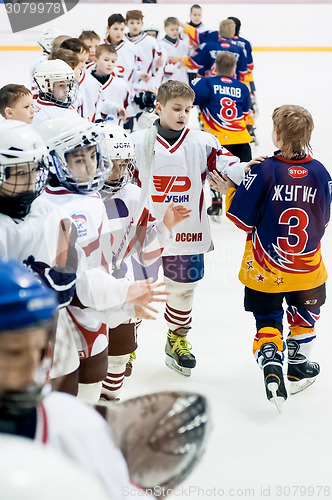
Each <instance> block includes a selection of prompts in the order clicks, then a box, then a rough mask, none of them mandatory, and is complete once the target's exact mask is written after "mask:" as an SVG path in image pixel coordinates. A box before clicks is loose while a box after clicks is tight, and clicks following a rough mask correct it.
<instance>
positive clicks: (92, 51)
mask: <svg viewBox="0 0 332 500" xmlns="http://www.w3.org/2000/svg"><path fill="white" fill-rule="evenodd" d="M84 43H85V45H87V46H88V47H89V59H90V61H94V62H95V60H96V59H95V57H96V48H97V47H98V45H100V40H99V39H98V38H87V39H86V40H84Z"/></svg>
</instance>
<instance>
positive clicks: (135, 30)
mask: <svg viewBox="0 0 332 500" xmlns="http://www.w3.org/2000/svg"><path fill="white" fill-rule="evenodd" d="M127 27H128V30H129V35H130V36H137V35H139V34H140V32H141V31H142V29H143V21H142V19H128V21H127Z"/></svg>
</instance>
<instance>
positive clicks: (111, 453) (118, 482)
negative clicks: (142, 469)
mask: <svg viewBox="0 0 332 500" xmlns="http://www.w3.org/2000/svg"><path fill="white" fill-rule="evenodd" d="M35 441H38V442H41V443H44V444H45V445H46V446H49V447H50V448H52V449H54V450H57V451H58V452H59V453H61V454H63V455H65V456H67V457H69V458H70V459H72V460H73V461H74V462H75V463H76V464H77V465H78V466H81V467H82V469H83V470H84V471H86V473H87V474H92V475H93V476H96V477H97V478H98V480H99V481H101V484H102V485H103V487H104V488H105V490H106V492H107V497H108V498H110V499H112V498H114V499H115V498H116V499H117V500H124V498H125V496H126V495H125V493H124V492H125V491H127V492H128V490H131V487H130V479H129V474H128V469H127V465H126V462H125V460H124V457H123V455H122V453H121V451H120V450H119V449H118V448H117V447H116V446H115V443H114V440H113V437H112V434H111V430H110V428H109V426H108V424H107V423H106V421H105V420H104V419H103V417H102V416H101V415H99V413H98V412H97V411H96V410H94V409H93V408H91V407H90V406H88V405H86V404H84V403H83V402H81V401H80V400H79V399H78V398H75V397H74V396H71V395H69V394H65V393H63V392H51V393H50V394H48V395H47V396H46V397H45V398H44V399H43V401H42V403H41V404H40V405H39V407H38V411H37V428H36V435H35ZM55 473H56V471H55ZM73 479H75V478H73Z"/></svg>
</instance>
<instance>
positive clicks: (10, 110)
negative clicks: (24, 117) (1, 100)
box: [5, 106, 13, 118]
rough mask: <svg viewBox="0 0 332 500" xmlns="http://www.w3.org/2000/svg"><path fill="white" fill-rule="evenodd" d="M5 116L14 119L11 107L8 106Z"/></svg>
mask: <svg viewBox="0 0 332 500" xmlns="http://www.w3.org/2000/svg"><path fill="white" fill-rule="evenodd" d="M5 115H6V116H7V117H8V118H12V116H13V112H12V108H10V107H9V106H7V107H6V108H5Z"/></svg>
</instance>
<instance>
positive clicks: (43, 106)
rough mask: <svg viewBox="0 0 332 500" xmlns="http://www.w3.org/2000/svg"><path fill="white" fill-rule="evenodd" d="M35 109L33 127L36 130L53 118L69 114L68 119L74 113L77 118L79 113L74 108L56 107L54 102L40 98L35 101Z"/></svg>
mask: <svg viewBox="0 0 332 500" xmlns="http://www.w3.org/2000/svg"><path fill="white" fill-rule="evenodd" d="M34 108H35V114H34V117H33V121H32V126H33V127H34V128H36V129H37V128H38V127H39V125H40V124H41V123H42V122H44V121H45V120H52V119H53V118H57V117H58V116H61V115H63V114H64V113H67V115H68V117H69V116H70V114H73V113H75V116H77V111H76V110H75V108H74V107H73V106H69V108H61V107H60V106H56V105H55V104H54V103H53V102H48V101H43V100H42V99H40V98H39V97H38V98H37V99H36V101H35V105H34Z"/></svg>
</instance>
